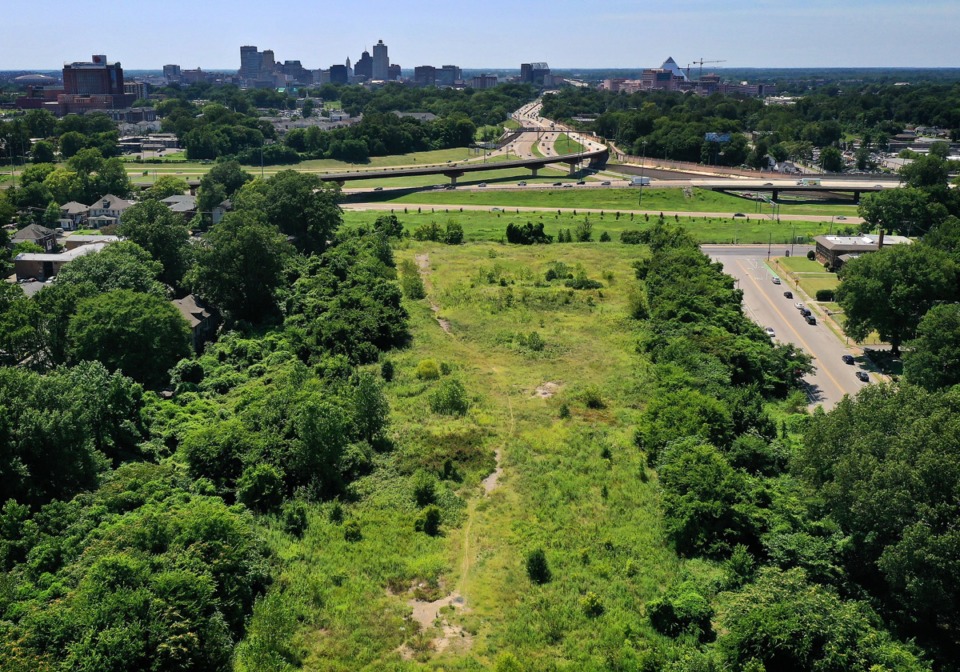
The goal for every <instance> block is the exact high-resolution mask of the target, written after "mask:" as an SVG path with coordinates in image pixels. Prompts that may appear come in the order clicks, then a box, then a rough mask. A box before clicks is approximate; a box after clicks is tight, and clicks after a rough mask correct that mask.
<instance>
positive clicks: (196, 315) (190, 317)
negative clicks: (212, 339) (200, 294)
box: [172, 294, 211, 329]
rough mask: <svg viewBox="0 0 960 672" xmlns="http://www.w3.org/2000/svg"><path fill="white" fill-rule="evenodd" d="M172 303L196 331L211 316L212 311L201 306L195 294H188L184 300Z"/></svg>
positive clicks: (175, 300)
mask: <svg viewBox="0 0 960 672" xmlns="http://www.w3.org/2000/svg"><path fill="white" fill-rule="evenodd" d="M172 303H173V305H175V306H176V307H177V310H179V311H180V314H181V315H183V318H184V319H185V320H186V321H187V322H188V323H189V324H190V328H191V329H194V328H195V327H196V326H197V325H199V324H200V323H201V322H203V321H204V320H206V319H207V318H209V317H210V315H211V313H210V311H209V310H207V309H206V308H204V307H203V306H202V305H200V303H199V299H197V297H196V296H194V295H193V294H187V295H186V296H185V297H183V298H182V299H174V300H173V302H172Z"/></svg>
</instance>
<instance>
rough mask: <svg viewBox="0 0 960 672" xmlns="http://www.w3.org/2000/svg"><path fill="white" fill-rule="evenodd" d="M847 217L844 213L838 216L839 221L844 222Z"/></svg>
mask: <svg viewBox="0 0 960 672" xmlns="http://www.w3.org/2000/svg"><path fill="white" fill-rule="evenodd" d="M845 219H846V217H844V216H843V215H838V216H837V221H838V222H842V221H844V220H845Z"/></svg>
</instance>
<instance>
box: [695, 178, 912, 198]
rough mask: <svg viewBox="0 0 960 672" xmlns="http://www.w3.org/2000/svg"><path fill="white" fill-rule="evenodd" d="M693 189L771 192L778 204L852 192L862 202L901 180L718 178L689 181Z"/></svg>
mask: <svg viewBox="0 0 960 672" xmlns="http://www.w3.org/2000/svg"><path fill="white" fill-rule="evenodd" d="M689 184H690V186H692V187H698V188H700V189H710V190H711V191H723V192H727V191H754V192H757V191H768V192H770V194H771V199H772V200H774V201H776V200H777V199H778V198H779V197H780V194H781V193H783V192H806V193H810V192H821V193H822V192H849V193H853V200H854V202H859V201H860V194H863V193H873V192H878V191H885V190H887V189H898V188H899V187H900V182H899V181H892V180H883V179H882V178H881V179H878V178H877V177H876V176H873V177H871V179H869V180H860V179H847V178H821V179H819V180H818V182H817V183H816V184H809V183H804V184H800V183H798V181H797V180H782V179H780V180H777V179H774V180H764V179H738V178H727V179H715V180H689Z"/></svg>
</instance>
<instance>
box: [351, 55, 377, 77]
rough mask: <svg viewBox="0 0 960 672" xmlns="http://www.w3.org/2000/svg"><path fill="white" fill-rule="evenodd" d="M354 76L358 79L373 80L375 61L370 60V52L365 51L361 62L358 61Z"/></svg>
mask: <svg viewBox="0 0 960 672" xmlns="http://www.w3.org/2000/svg"><path fill="white" fill-rule="evenodd" d="M353 74H354V75H355V76H357V77H363V78H365V79H373V59H372V58H370V52H369V51H367V50H364V52H363V54H361V56H360V60H359V61H357V64H356V65H355V66H354V68H353Z"/></svg>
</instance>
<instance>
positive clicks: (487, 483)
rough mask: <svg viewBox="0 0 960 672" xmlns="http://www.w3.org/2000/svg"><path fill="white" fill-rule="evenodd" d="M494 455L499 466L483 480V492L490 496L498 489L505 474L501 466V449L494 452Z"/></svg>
mask: <svg viewBox="0 0 960 672" xmlns="http://www.w3.org/2000/svg"><path fill="white" fill-rule="evenodd" d="M494 455H495V456H496V458H497V466H496V468H495V469H494V470H493V472H492V473H491V474H490V475H489V476H487V477H486V478H485V479H483V491H484V492H485V493H486V494H488V495H489V494H490V493H491V492H493V491H494V490H496V489H497V486H498V485H499V483H498V481H499V480H500V476H501V475H502V474H503V467H502V466H500V458H501V452H500V449H499V448H497V450H496V451H495V452H494Z"/></svg>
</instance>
